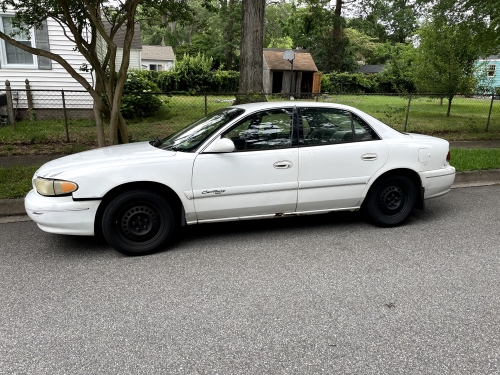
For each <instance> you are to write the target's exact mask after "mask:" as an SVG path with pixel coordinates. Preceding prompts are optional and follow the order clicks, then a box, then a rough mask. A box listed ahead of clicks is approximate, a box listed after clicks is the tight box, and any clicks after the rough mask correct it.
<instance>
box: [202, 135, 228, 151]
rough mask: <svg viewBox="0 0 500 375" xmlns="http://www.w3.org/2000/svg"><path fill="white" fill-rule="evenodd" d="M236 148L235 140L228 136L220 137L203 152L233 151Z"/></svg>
mask: <svg viewBox="0 0 500 375" xmlns="http://www.w3.org/2000/svg"><path fill="white" fill-rule="evenodd" d="M234 150H235V146H234V142H233V141H231V140H230V139H228V138H219V139H216V140H215V141H213V142H212V143H211V144H210V146H208V147H207V148H206V149H205V151H203V152H217V153H223V152H233V151H234Z"/></svg>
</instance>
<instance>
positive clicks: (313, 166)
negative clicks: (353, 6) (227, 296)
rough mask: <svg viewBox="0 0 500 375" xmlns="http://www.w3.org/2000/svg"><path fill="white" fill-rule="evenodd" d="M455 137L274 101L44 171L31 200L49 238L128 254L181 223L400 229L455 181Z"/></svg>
mask: <svg viewBox="0 0 500 375" xmlns="http://www.w3.org/2000/svg"><path fill="white" fill-rule="evenodd" d="M449 160H450V153H449V144H448V142H447V141H445V140H442V139H438V138H434V137H430V136H425V135H419V134H406V133H400V132H398V131H396V130H394V129H392V128H390V127H389V126H387V125H385V124H383V123H382V122H380V121H379V120H377V119H375V118H373V117H372V116H370V115H368V114H366V113H364V112H362V111H360V110H358V109H356V108H352V107H348V106H344V105H338V104H323V103H313V102H268V103H255V104H246V105H236V106H231V107H228V108H225V109H220V110H218V111H215V112H213V113H212V114H210V115H208V116H206V117H204V118H202V119H200V120H198V121H196V122H195V123H193V124H191V125H190V126H188V127H186V128H185V129H182V130H181V131H179V132H177V133H175V134H172V135H170V136H168V137H166V138H163V139H159V138H158V139H157V140H156V141H151V142H140V143H132V144H126V145H119V146H113V147H106V148H100V149H95V150H91V151H86V152H82V153H78V154H74V155H70V156H66V157H62V158H60V159H56V160H53V161H51V162H49V163H47V164H45V165H43V166H42V167H41V168H40V169H39V170H38V171H36V172H35V175H34V176H33V190H31V191H30V192H29V194H28V195H27V197H26V199H25V206H26V211H27V213H28V215H29V216H30V217H31V218H32V219H33V220H34V221H35V222H36V223H37V224H38V226H39V227H40V228H41V229H42V230H44V231H46V232H51V233H60V234H71V235H88V236H92V235H95V234H96V233H102V234H103V235H104V237H105V238H106V240H107V241H108V242H109V244H110V245H111V246H113V247H114V248H115V249H117V250H118V251H120V252H122V253H124V254H127V255H140V254H148V253H152V252H156V251H158V250H162V249H164V248H165V247H166V246H167V245H168V243H169V241H170V240H171V238H172V235H173V234H174V233H175V231H176V230H177V227H178V226H181V225H192V224H201V223H209V222H221V221H230V220H241V219H264V218H273V217H283V216H288V215H297V214H319V213H326V212H332V211H356V210H360V209H361V208H364V209H366V212H367V215H368V217H369V218H370V219H371V220H372V221H373V222H374V223H375V224H377V225H379V226H383V227H391V226H396V225H399V224H401V223H403V222H404V221H405V220H406V219H407V218H408V216H409V215H410V214H411V212H412V210H413V209H414V208H418V209H423V208H424V200H425V199H428V198H433V197H437V196H440V195H442V194H445V193H447V192H448V191H449V190H450V187H451V185H452V184H453V181H454V179H455V168H453V167H452V166H450V164H449Z"/></svg>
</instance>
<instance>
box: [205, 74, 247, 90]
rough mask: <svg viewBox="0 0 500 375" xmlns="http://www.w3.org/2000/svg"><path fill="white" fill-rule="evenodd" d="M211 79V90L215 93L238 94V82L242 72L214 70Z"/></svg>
mask: <svg viewBox="0 0 500 375" xmlns="http://www.w3.org/2000/svg"><path fill="white" fill-rule="evenodd" d="M211 73H212V79H211V83H212V84H211V89H210V91H213V92H221V93H225V92H238V82H239V79H240V72H237V71H234V70H214V71H212V72H211Z"/></svg>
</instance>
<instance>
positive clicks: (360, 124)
mask: <svg viewBox="0 0 500 375" xmlns="http://www.w3.org/2000/svg"><path fill="white" fill-rule="evenodd" d="M301 116H302V127H303V129H304V139H303V142H301V144H303V145H305V146H318V145H323V144H336V143H346V142H353V141H368V140H374V139H379V137H378V136H377V134H376V133H375V132H374V131H373V129H372V128H370V126H369V125H368V124H367V123H366V122H365V121H363V120H362V119H361V118H359V117H358V116H357V115H355V114H351V113H350V112H349V111H344V110H341V109H334V108H302V110H301ZM353 133H354V139H353Z"/></svg>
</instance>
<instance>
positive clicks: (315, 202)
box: [297, 107, 388, 212]
mask: <svg viewBox="0 0 500 375" xmlns="http://www.w3.org/2000/svg"><path fill="white" fill-rule="evenodd" d="M299 127H300V130H299V135H300V139H299V143H300V146H299V190H298V200H297V211H298V212H303V211H323V210H331V209H342V208H349V207H356V206H357V205H358V204H359V202H360V199H361V195H362V194H363V191H364V189H365V187H366V184H367V183H368V181H369V180H370V178H371V177H372V176H373V175H374V174H375V173H376V172H377V171H378V170H379V169H380V168H381V167H382V166H383V165H384V164H385V163H386V161H387V158H388V149H387V145H386V144H385V142H384V141H382V140H381V139H380V138H379V137H378V135H377V134H376V133H375V132H374V131H373V129H371V128H370V126H369V125H368V124H367V123H366V122H365V121H363V120H362V119H361V118H359V117H358V116H357V115H356V114H353V113H351V112H349V111H346V110H341V109H334V108H318V107H311V108H307V107H303V108H301V109H300V112H299Z"/></svg>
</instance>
